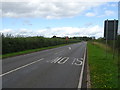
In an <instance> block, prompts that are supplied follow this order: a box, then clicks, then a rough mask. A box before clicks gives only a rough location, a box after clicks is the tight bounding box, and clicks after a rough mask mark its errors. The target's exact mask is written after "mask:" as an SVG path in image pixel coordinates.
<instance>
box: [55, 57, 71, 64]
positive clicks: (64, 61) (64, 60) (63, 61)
mask: <svg viewBox="0 0 120 90" xmlns="http://www.w3.org/2000/svg"><path fill="white" fill-rule="evenodd" d="M68 59H69V57H64V58H62V59H61V60H60V61H58V62H57V63H59V64H64V63H66V62H67V60H68Z"/></svg>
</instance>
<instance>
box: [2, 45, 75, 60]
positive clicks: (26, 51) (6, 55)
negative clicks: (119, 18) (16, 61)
mask: <svg viewBox="0 0 120 90" xmlns="http://www.w3.org/2000/svg"><path fill="white" fill-rule="evenodd" d="M70 44H75V43H70ZM65 45H69V44H61V45H56V46H49V47H44V48H38V49H30V50H25V51H20V52H15V53H9V54H4V55H1V56H0V57H2V58H8V57H13V56H18V55H23V54H28V53H33V52H38V51H42V50H46V49H52V48H57V47H61V46H65Z"/></svg>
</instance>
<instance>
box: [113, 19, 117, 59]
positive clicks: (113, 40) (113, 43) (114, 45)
mask: <svg viewBox="0 0 120 90" xmlns="http://www.w3.org/2000/svg"><path fill="white" fill-rule="evenodd" d="M115 30H116V21H115V19H114V39H113V59H114V54H115V39H116V35H115Z"/></svg>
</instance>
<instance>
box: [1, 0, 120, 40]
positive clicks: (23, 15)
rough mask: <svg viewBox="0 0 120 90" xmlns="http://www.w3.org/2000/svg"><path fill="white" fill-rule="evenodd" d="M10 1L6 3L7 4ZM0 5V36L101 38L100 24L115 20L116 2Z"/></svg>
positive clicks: (60, 0)
mask: <svg viewBox="0 0 120 90" xmlns="http://www.w3.org/2000/svg"><path fill="white" fill-rule="evenodd" d="M9 1H10V0H9ZM29 1H30V2H28V0H27V1H26V2H1V3H0V4H2V7H0V13H2V14H0V15H1V16H0V20H2V23H0V32H1V33H5V34H13V35H25V36H36V35H39V36H45V37H52V36H53V35H56V36H60V37H64V36H70V37H73V36H95V37H96V38H99V37H103V33H104V20H106V19H118V2H110V1H111V0H107V1H108V2H100V1H101V0H93V2H81V1H80V0H52V1H51V2H50V0H49V1H47V0H44V1H43V0H36V2H34V1H35V0H29Z"/></svg>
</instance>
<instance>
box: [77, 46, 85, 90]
mask: <svg viewBox="0 0 120 90" xmlns="http://www.w3.org/2000/svg"><path fill="white" fill-rule="evenodd" d="M85 57H86V48H85V53H84V60H83V65H82V69H81V74H80V78H79V84H78V90H79V89H80V88H81V86H82V78H83V70H84V64H85Z"/></svg>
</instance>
